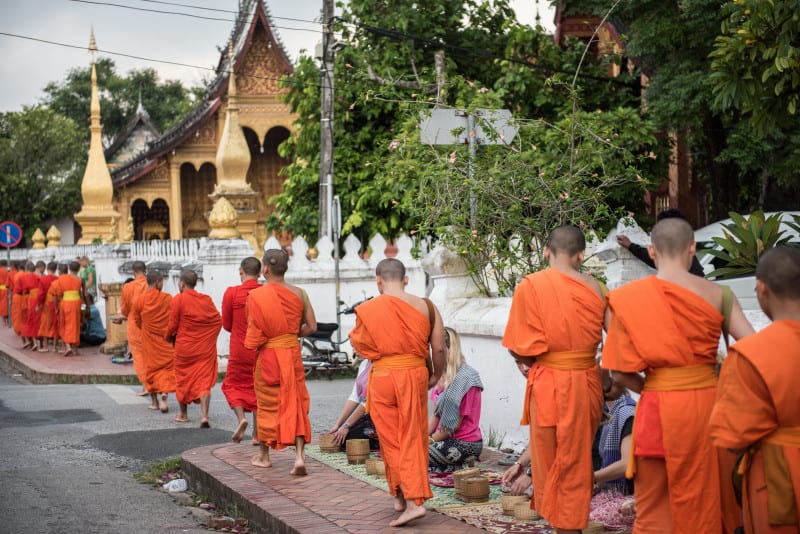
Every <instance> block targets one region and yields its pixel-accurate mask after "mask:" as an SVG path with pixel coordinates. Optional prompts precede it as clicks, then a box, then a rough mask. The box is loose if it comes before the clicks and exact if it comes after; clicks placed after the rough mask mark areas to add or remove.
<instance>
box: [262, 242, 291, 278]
mask: <svg viewBox="0 0 800 534" xmlns="http://www.w3.org/2000/svg"><path fill="white" fill-rule="evenodd" d="M262 263H263V264H264V267H265V268H268V269H269V272H270V273H271V274H274V275H275V276H283V275H284V274H286V271H288V270H289V255H288V254H287V253H286V252H285V251H283V250H278V249H275V248H273V249H270V250H268V251H266V252H265V253H264V258H263V260H262Z"/></svg>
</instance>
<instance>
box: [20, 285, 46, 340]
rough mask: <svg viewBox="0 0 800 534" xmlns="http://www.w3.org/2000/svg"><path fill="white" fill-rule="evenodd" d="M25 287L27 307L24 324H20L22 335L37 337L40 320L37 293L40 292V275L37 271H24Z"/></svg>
mask: <svg viewBox="0 0 800 534" xmlns="http://www.w3.org/2000/svg"><path fill="white" fill-rule="evenodd" d="M24 280H25V287H26V289H27V290H28V297H27V299H28V300H27V302H26V307H27V309H28V317H27V319H26V320H25V324H24V325H23V326H22V335H23V336H24V337H38V336H39V324H40V323H41V321H42V309H41V307H40V305H39V301H40V300H41V299H40V298H39V295H40V294H41V292H42V281H41V276H40V275H39V274H37V273H25V279H24Z"/></svg>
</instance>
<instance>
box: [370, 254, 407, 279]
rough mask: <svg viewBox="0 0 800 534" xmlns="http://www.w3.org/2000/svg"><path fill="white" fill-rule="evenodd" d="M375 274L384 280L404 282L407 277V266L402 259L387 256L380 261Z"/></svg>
mask: <svg viewBox="0 0 800 534" xmlns="http://www.w3.org/2000/svg"><path fill="white" fill-rule="evenodd" d="M375 274H376V275H377V276H378V277H379V278H380V279H381V280H383V281H384V282H402V281H403V278H405V277H406V267H405V265H403V262H401V261H400V260H396V259H394V258H386V259H385V260H381V261H380V262H379V263H378V266H377V267H376V268H375Z"/></svg>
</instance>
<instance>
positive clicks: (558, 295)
mask: <svg viewBox="0 0 800 534" xmlns="http://www.w3.org/2000/svg"><path fill="white" fill-rule="evenodd" d="M585 248H586V239H585V237H584V235H583V232H582V231H581V230H580V229H579V228H577V227H576V226H561V227H559V228H556V229H555V230H553V231H552V232H551V233H550V236H549V239H548V243H547V246H546V247H545V251H544V255H545V258H546V259H547V261H548V263H549V265H550V267H549V268H548V269H546V270H544V271H539V272H536V273H533V274H530V275H528V276H526V277H525V278H524V279H523V280H522V281H521V282H520V283H519V285H518V286H517V288H516V290H515V291H514V297H513V300H512V301H511V310H510V313H509V317H508V324H507V325H506V330H505V334H504V335H503V346H505V347H506V348H508V350H509V352H510V353H511V355H512V356H513V357H514V358H515V360H517V363H518V365H520V366H522V367H530V371H529V372H528V376H527V386H526V391H525V404H524V406H523V415H522V424H523V425H530V443H529V447H530V456H531V469H532V473H533V477H532V478H533V490H534V491H533V500H532V501H531V507H532V508H535V509H536V510H538V511H539V513H540V514H541V515H542V517H544V518H545V519H547V521H548V522H549V523H550V525H551V526H552V527H553V528H555V529H556V530H557V531H558V532H580V531H581V529H583V528H586V526H587V524H588V522H589V502H590V501H591V498H592V480H593V476H594V471H593V468H592V443H593V440H594V436H595V432H596V430H597V426H598V423H599V421H600V416H601V414H602V408H603V406H602V404H603V392H602V385H601V382H600V373H599V372H598V368H597V361H596V352H597V346H598V345H599V343H600V340H601V337H602V331H603V315H604V312H605V300H604V299H603V293H602V290H601V288H600V285H599V284H598V283H597V281H596V280H594V279H593V278H592V277H590V276H588V275H585V274H583V273H581V272H580V271H579V269H580V267H581V264H582V263H583V258H584V249H585Z"/></svg>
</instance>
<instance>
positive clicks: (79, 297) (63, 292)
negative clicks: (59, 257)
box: [55, 261, 86, 356]
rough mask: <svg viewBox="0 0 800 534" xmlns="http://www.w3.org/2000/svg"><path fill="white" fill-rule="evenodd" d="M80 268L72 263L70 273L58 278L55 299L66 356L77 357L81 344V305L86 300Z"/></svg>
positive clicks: (76, 263) (75, 263) (77, 264)
mask: <svg viewBox="0 0 800 534" xmlns="http://www.w3.org/2000/svg"><path fill="white" fill-rule="evenodd" d="M80 268H81V266H80V264H79V263H78V262H77V261H72V262H70V263H69V273H67V274H62V275H61V276H59V277H58V287H57V292H56V294H55V297H56V302H57V304H58V320H59V321H60V323H61V328H62V330H61V339H63V340H64V356H73V355H77V354H78V345H79V344H80V342H81V303H82V302H85V300H86V299H85V298H84V295H83V280H81V279H80V278H78V270H79V269H80Z"/></svg>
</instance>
